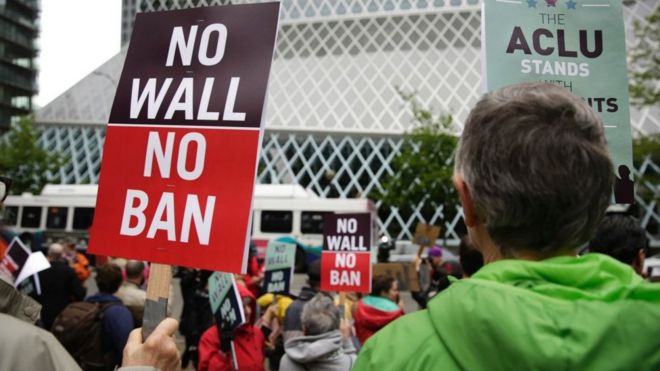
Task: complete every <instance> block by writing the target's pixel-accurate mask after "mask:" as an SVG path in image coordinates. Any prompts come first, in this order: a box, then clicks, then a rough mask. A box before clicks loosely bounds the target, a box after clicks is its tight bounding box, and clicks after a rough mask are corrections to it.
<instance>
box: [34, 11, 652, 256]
mask: <svg viewBox="0 0 660 371" xmlns="http://www.w3.org/2000/svg"><path fill="white" fill-rule="evenodd" d="M127 1H128V0H127ZM253 2H257V1H254V0H247V1H246V0H242V1H232V2H231V3H253ZM225 3H228V1H226V0H167V1H164V0H162V1H161V0H135V1H132V2H131V5H130V6H131V7H133V6H134V7H135V9H137V11H138V12H140V11H141V12H150V11H161V10H167V9H183V8H189V7H196V6H208V5H224V4H225ZM624 5H625V6H624V18H625V24H626V33H627V41H628V45H632V44H633V43H634V41H635V35H634V32H633V23H635V22H645V19H646V17H647V16H648V15H649V14H651V13H652V12H653V11H655V10H656V9H657V8H658V7H659V6H660V2H658V1H657V0H639V1H634V2H626V3H624ZM127 15H128V13H127ZM480 32H481V1H480V0H414V1H413V0H397V1H393V0H283V1H282V11H281V18H280V29H279V34H278V40H277V48H276V52H275V58H274V61H273V67H272V73H271V79H270V87H269V89H270V90H269V95H268V99H269V101H268V112H267V120H266V133H265V136H264V142H263V147H262V152H261V158H260V164H259V173H258V178H257V180H258V181H259V182H260V183H265V184H291V183H293V184H300V185H302V186H303V187H305V188H307V189H309V190H312V191H314V192H315V193H317V194H318V195H320V196H322V197H339V198H348V197H355V196H357V195H361V196H369V195H370V194H371V193H372V192H374V191H376V190H381V189H382V184H381V182H382V181H383V179H385V177H387V176H389V175H391V174H392V173H393V171H392V159H393V158H394V157H395V156H396V154H397V153H399V151H400V149H401V144H402V138H403V135H404V133H405V132H406V131H408V130H410V129H411V125H412V117H411V114H410V109H409V108H408V107H407V106H406V105H405V102H404V101H403V100H402V99H401V97H400V96H399V94H398V93H397V88H399V89H401V90H404V91H407V92H413V91H415V92H417V97H418V98H419V101H420V103H421V104H422V105H423V106H425V107H431V108H433V110H434V111H435V112H436V113H439V112H446V113H451V114H452V115H453V117H454V121H455V124H456V130H457V131H460V129H461V128H462V125H463V121H464V120H465V118H466V117H467V114H468V112H469V110H470V108H471V107H472V106H473V105H474V103H475V102H476V101H477V99H478V98H479V96H480V95H481V92H482V91H481V38H480ZM124 58H125V54H124V53H123V52H122V53H119V54H118V55H117V56H115V57H113V58H112V59H110V60H109V61H107V62H106V63H105V64H103V65H101V66H99V67H98V69H97V70H95V71H94V72H92V73H91V74H90V75H88V76H87V77H86V78H84V79H83V80H81V81H80V82H78V83H77V84H76V85H74V86H73V87H72V88H71V89H70V90H68V91H67V92H66V93H64V94H62V95H61V96H60V97H58V98H57V99H56V100H54V101H53V102H51V103H50V104H48V105H47V106H45V107H44V108H42V109H41V110H39V112H38V113H37V123H38V124H39V125H41V126H42V127H43V128H44V129H45V130H44V131H43V134H42V136H41V139H40V140H41V144H42V145H43V146H45V147H46V148H48V149H50V150H58V151H62V152H64V153H66V154H67V155H69V157H70V158H71V163H70V164H69V165H68V166H66V167H64V168H62V169H61V170H60V172H59V174H58V175H59V177H60V179H61V180H62V181H63V182H64V183H74V184H75V183H96V182H97V181H98V175H99V171H100V168H101V155H102V145H103V141H104V138H105V126H106V124H107V122H108V121H107V120H108V117H109V112H110V107H111V105H112V100H113V96H114V90H115V88H116V82H117V81H118V79H119V75H120V73H121V69H122V65H123V61H124ZM631 125H632V127H633V130H634V134H635V135H645V134H651V133H657V132H660V109H658V107H646V108H643V109H636V108H633V109H632V110H631ZM649 169H650V170H649ZM636 171H637V173H639V171H656V172H658V173H660V167H658V165H656V164H655V163H654V162H653V161H652V160H650V159H649V161H647V162H645V163H644V164H643V165H642V166H641V167H640V169H637V170H636ZM411 181H412V180H411ZM649 189H652V190H654V192H656V196H660V188H658V187H657V185H651V186H650V188H649ZM637 202H638V204H639V205H640V207H641V208H642V209H643V210H644V215H643V216H642V222H643V223H644V225H645V226H649V230H650V231H651V232H650V236H651V238H652V239H653V241H654V242H653V243H654V244H656V245H659V244H660V232H659V231H658V230H657V228H656V229H655V230H654V229H653V228H655V227H654V226H658V225H660V212H659V208H658V205H657V204H655V203H648V202H646V201H645V200H643V199H641V198H639V199H638V200H637ZM409 206H410V207H409V208H408V210H407V211H405V212H404V211H403V210H401V209H398V208H394V207H391V208H385V207H382V206H381V205H379V214H380V220H379V221H378V223H379V227H380V229H381V230H382V231H385V232H387V233H388V234H390V235H391V236H392V237H394V238H397V239H409V238H411V236H412V233H413V232H414V227H415V224H416V223H417V222H420V221H422V222H426V223H432V224H438V225H441V226H442V227H443V235H444V237H445V238H446V242H447V243H448V244H456V243H457V242H458V236H459V234H460V233H461V231H462V229H463V223H462V212H461V210H460V209H453V210H443V207H442V206H441V205H440V204H438V205H435V207H434V212H433V213H431V214H429V213H425V212H423V211H422V207H421V205H409Z"/></svg>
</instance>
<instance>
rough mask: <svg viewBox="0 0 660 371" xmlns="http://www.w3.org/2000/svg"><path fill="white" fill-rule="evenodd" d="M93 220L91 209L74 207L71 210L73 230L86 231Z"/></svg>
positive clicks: (92, 209) (92, 210)
mask: <svg viewBox="0 0 660 371" xmlns="http://www.w3.org/2000/svg"><path fill="white" fill-rule="evenodd" d="M93 220H94V208H93V207H76V208H74V209H73V229H74V230H76V229H82V230H87V229H89V227H91V226H92V221H93Z"/></svg>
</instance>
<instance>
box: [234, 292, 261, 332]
mask: <svg viewBox="0 0 660 371" xmlns="http://www.w3.org/2000/svg"><path fill="white" fill-rule="evenodd" d="M236 287H237V288H238V295H239V296H240V297H241V299H243V298H250V299H251V300H250V307H251V308H252V314H250V318H246V321H247V322H246V323H245V324H243V325H250V326H251V325H252V324H253V323H254V321H255V318H256V315H257V299H256V298H255V296H254V294H253V293H252V291H250V289H248V288H247V287H245V285H243V284H242V283H239V282H236Z"/></svg>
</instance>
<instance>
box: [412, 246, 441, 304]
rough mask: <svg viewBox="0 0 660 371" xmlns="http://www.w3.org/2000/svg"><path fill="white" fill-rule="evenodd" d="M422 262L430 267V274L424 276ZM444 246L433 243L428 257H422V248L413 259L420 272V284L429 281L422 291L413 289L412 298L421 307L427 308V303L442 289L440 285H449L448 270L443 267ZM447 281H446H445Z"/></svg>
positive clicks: (416, 269)
mask: <svg viewBox="0 0 660 371" xmlns="http://www.w3.org/2000/svg"><path fill="white" fill-rule="evenodd" d="M422 264H426V265H427V267H428V276H425V277H422V276H421V272H422V269H421V268H422ZM442 264H443V260H442V248H441V247H440V246H438V245H433V246H432V247H431V248H429V250H428V252H427V258H426V259H422V257H421V249H420V251H419V252H418V253H417V255H415V257H414V259H413V265H414V266H415V271H416V272H417V274H418V277H419V281H420V284H421V283H425V282H428V285H425V287H421V290H420V291H411V293H410V294H411V296H412V298H413V299H414V300H415V301H416V302H417V304H418V305H419V307H420V308H426V303H427V302H428V301H429V300H430V299H431V298H432V297H433V296H434V295H435V294H436V293H438V292H439V290H440V286H445V285H448V282H449V281H448V280H447V279H446V277H447V272H445V271H444V270H443V269H442ZM445 281H446V282H445Z"/></svg>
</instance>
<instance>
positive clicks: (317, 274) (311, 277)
mask: <svg viewBox="0 0 660 371" xmlns="http://www.w3.org/2000/svg"><path fill="white" fill-rule="evenodd" d="M307 283H308V284H309V286H310V287H312V288H314V289H317V290H318V289H319V288H320V287H321V259H318V260H315V261H313V262H311V263H309V265H308V266H307Z"/></svg>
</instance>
